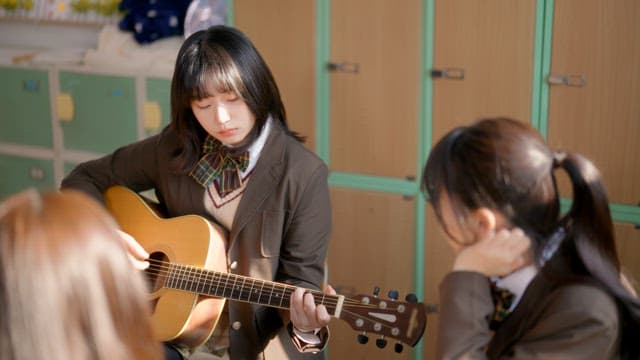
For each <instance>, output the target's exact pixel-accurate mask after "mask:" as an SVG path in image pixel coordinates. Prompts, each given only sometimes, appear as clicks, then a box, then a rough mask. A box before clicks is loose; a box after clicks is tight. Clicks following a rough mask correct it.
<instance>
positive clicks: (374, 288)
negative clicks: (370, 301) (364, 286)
mask: <svg viewBox="0 0 640 360" xmlns="http://www.w3.org/2000/svg"><path fill="white" fill-rule="evenodd" d="M378 294H380V287H378V286H374V287H373V296H375V297H378Z"/></svg>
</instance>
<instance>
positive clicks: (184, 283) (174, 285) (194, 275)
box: [147, 261, 344, 317]
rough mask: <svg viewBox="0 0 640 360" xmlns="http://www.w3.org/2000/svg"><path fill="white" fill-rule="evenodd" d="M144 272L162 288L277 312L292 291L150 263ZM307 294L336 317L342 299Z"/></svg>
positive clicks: (243, 278)
mask: <svg viewBox="0 0 640 360" xmlns="http://www.w3.org/2000/svg"><path fill="white" fill-rule="evenodd" d="M147 271H148V272H156V276H158V277H159V278H164V282H163V286H164V287H166V288H170V289H176V290H182V291H188V292H193V293H198V294H202V295H209V296H216V297H221V298H225V299H229V300H235V301H242V302H247V303H253V304H259V305H264V306H270V307H275V308H279V309H289V305H290V303H291V294H292V293H293V292H294V291H295V289H296V287H295V286H293V285H288V284H282V283H277V282H273V281H267V280H259V279H254V278H250V277H247V276H242V275H236V274H229V273H223V272H218V271H213V270H207V269H202V268H197V267H193V266H189V265H181V264H175V263H155V262H154V261H151V266H150V267H149V269H148V270H147ZM307 293H310V294H312V295H313V298H314V300H315V303H316V305H321V304H322V305H324V306H325V307H326V308H327V311H328V312H329V313H330V314H333V316H335V317H340V311H341V308H342V303H343V301H344V296H342V295H328V294H324V293H322V292H320V291H313V290H307Z"/></svg>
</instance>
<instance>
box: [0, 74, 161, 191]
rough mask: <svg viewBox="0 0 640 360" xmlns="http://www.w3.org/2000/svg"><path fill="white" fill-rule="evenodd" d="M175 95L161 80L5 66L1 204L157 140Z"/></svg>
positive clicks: (0, 111)
mask: <svg viewBox="0 0 640 360" xmlns="http://www.w3.org/2000/svg"><path fill="white" fill-rule="evenodd" d="M170 92H171V80H170V79H169V78H168V77H167V78H163V77H161V76H158V75H156V76H154V77H150V76H146V75H145V74H128V73H117V72H113V73H111V72H109V73H105V72H101V71H98V70H96V71H93V70H88V69H85V68H57V67H47V66H40V67H34V68H29V67H24V66H11V65H6V66H0V174H2V176H1V177H0V197H3V198H4V197H6V196H8V195H10V194H12V193H15V192H17V191H20V190H23V189H25V188H28V187H35V188H39V189H46V188H55V187H57V186H58V185H59V184H60V181H62V178H63V177H64V176H66V175H67V174H68V173H69V172H70V171H71V170H72V169H73V168H74V167H75V166H76V165H77V164H78V163H80V162H83V161H86V160H89V159H93V158H96V157H98V156H102V155H104V154H107V153H111V152H113V151H114V150H115V149H117V148H118V147H120V146H123V145H126V144H130V143H132V142H135V141H137V140H139V139H141V138H144V137H148V136H151V135H154V134H157V133H158V132H160V131H161V130H162V128H164V127H165V126H166V125H167V124H168V123H169V121H170V118H171V114H170V107H171V106H170V103H171V102H170Z"/></svg>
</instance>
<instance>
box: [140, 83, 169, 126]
mask: <svg viewBox="0 0 640 360" xmlns="http://www.w3.org/2000/svg"><path fill="white" fill-rule="evenodd" d="M145 85H146V89H147V101H146V102H145V109H144V119H143V126H144V133H145V136H151V135H154V134H157V133H158V132H160V130H162V128H164V127H165V126H167V125H168V124H169V122H170V121H171V80H168V79H158V78H148V79H146V83H145Z"/></svg>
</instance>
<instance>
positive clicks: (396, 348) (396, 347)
mask: <svg viewBox="0 0 640 360" xmlns="http://www.w3.org/2000/svg"><path fill="white" fill-rule="evenodd" d="M403 349H404V346H402V344H400V343H396V345H395V346H394V347H393V351H395V352H397V353H398V354H400V353H401V352H402V350H403Z"/></svg>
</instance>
